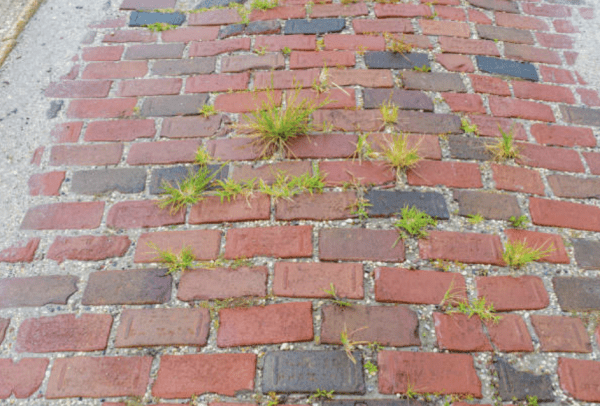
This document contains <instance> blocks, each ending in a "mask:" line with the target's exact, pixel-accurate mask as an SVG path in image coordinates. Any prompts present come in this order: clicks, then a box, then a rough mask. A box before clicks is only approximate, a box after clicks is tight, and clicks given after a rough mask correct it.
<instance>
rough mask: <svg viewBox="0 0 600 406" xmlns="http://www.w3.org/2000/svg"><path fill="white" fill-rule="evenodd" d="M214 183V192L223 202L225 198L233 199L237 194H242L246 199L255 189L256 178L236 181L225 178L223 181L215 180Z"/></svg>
mask: <svg viewBox="0 0 600 406" xmlns="http://www.w3.org/2000/svg"><path fill="white" fill-rule="evenodd" d="M216 185H217V187H218V188H217V190H216V192H215V194H216V195H217V196H219V198H220V199H221V203H223V201H224V200H225V199H227V201H228V202H230V201H231V199H235V198H236V197H237V196H244V197H245V198H246V200H248V199H250V197H251V196H252V195H253V194H254V191H255V190H256V178H252V179H249V180H246V181H236V180H234V179H231V178H227V179H226V180H225V181H222V180H217V181H216Z"/></svg>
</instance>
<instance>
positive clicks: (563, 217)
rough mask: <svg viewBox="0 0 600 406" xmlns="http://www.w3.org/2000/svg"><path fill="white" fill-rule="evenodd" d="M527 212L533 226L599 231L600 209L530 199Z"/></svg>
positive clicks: (577, 204) (555, 201)
mask: <svg viewBox="0 0 600 406" xmlns="http://www.w3.org/2000/svg"><path fill="white" fill-rule="evenodd" d="M529 210H530V212H531V221H532V222H533V223H534V224H538V225H545V226H552V227H565V228H575V229H579V230H589V231H600V209H599V208H598V207H596V206H590V205H585V204H579V203H571V202H562V201H557V200H549V199H539V198H535V197H532V198H530V199H529Z"/></svg>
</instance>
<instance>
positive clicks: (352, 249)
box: [319, 228, 404, 262]
mask: <svg viewBox="0 0 600 406" xmlns="http://www.w3.org/2000/svg"><path fill="white" fill-rule="evenodd" d="M398 239H399V234H398V232H397V231H395V230H367V229H346V228H330V229H323V230H321V231H320V232H319V257H320V258H321V259H322V260H324V261H336V260H346V261H356V260H358V261H360V260H367V261H369V260H370V261H390V262H392V261H393V262H402V261H403V260H404V243H403V242H402V241H401V240H400V241H399V240H398Z"/></svg>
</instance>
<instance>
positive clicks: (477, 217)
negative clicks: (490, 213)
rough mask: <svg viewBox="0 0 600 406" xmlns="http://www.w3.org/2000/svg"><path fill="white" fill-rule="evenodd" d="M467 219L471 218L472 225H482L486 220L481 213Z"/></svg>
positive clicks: (470, 215) (471, 215)
mask: <svg viewBox="0 0 600 406" xmlns="http://www.w3.org/2000/svg"><path fill="white" fill-rule="evenodd" d="M467 217H468V218H469V220H468V221H469V223H471V224H479V223H481V222H482V221H483V220H484V219H483V216H482V215H481V214H479V213H477V214H469V215H468V216H467Z"/></svg>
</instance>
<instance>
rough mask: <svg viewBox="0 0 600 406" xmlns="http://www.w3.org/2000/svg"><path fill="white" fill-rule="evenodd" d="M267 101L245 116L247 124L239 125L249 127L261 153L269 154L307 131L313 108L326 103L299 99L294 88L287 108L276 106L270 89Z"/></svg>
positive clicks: (282, 148) (298, 91)
mask: <svg viewBox="0 0 600 406" xmlns="http://www.w3.org/2000/svg"><path fill="white" fill-rule="evenodd" d="M266 94H267V101H266V102H263V103H262V106H261V108H259V109H258V110H256V111H254V112H252V113H251V114H250V115H245V116H244V118H245V120H246V121H247V122H248V124H246V125H244V126H242V128H246V129H248V130H250V133H251V136H253V137H254V138H256V141H257V143H258V144H259V145H260V146H261V147H262V151H261V155H263V156H270V155H272V154H273V153H275V152H277V151H283V150H284V149H289V147H288V142H289V141H290V140H291V139H293V138H296V137H298V136H301V135H305V134H308V133H310V132H311V131H312V130H313V125H312V123H311V122H310V117H311V115H312V113H313V112H314V111H316V110H317V109H319V108H321V107H323V106H325V105H326V104H328V103H329V101H328V100H325V101H323V102H321V103H317V102H313V101H310V100H309V99H308V98H304V99H302V100H300V101H299V99H298V97H299V95H300V88H298V89H296V90H295V91H294V93H293V94H292V96H291V97H290V98H288V100H287V107H286V108H283V107H281V106H278V105H277V101H276V100H275V96H274V93H273V91H272V90H269V91H267V93H266Z"/></svg>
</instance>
